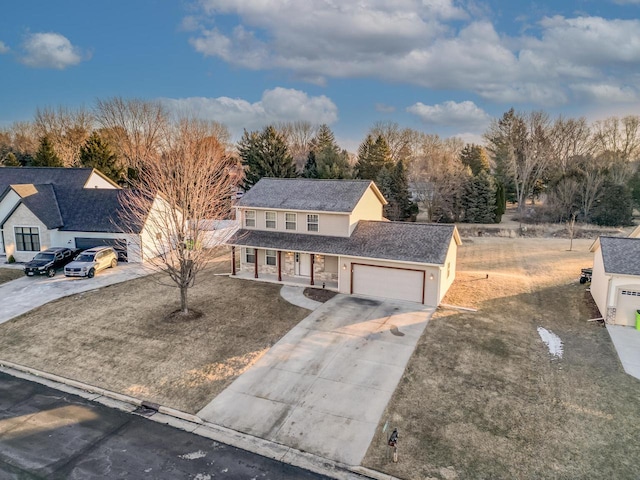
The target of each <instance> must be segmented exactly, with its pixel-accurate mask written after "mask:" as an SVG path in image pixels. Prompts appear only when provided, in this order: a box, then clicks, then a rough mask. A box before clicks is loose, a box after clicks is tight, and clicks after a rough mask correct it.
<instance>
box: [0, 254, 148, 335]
mask: <svg viewBox="0 0 640 480" xmlns="http://www.w3.org/2000/svg"><path fill="white" fill-rule="evenodd" d="M150 273H153V270H151V269H150V268H148V267H146V268H145V267H144V266H143V265H142V264H140V263H122V264H119V265H118V266H117V267H116V268H107V269H106V270H102V271H101V272H98V273H97V274H96V276H95V277H93V278H67V277H65V276H64V273H62V272H58V273H57V274H56V276H55V277H53V278H48V277H46V276H42V277H23V278H18V279H16V280H12V281H10V282H7V283H3V284H2V285H0V299H2V308H1V309H0V324H2V323H4V322H6V321H8V320H11V319H12V318H15V317H17V316H19V315H22V314H23V313H27V312H28V311H30V310H33V309H34V308H37V307H40V306H42V305H44V304H45V303H49V302H52V301H53V300H57V299H59V298H62V297H66V296H68V295H73V294H74V293H80V292H86V291H88V290H95V289H97V288H100V287H105V286H107V285H113V284H114V283H120V282H124V281H126V280H131V279H133V278H138V277H142V276H144V275H148V274H150Z"/></svg>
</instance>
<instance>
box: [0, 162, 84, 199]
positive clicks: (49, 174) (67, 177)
mask: <svg viewBox="0 0 640 480" xmlns="http://www.w3.org/2000/svg"><path fill="white" fill-rule="evenodd" d="M92 171H93V169H92V168H57V167H56V168H54V167H50V168H49V167H0V193H1V192H4V191H5V189H6V188H7V187H8V186H9V185H17V184H24V183H32V184H44V183H50V184H54V185H66V186H68V187H75V188H82V187H83V186H84V184H85V183H87V180H89V177H90V176H91V172H92Z"/></svg>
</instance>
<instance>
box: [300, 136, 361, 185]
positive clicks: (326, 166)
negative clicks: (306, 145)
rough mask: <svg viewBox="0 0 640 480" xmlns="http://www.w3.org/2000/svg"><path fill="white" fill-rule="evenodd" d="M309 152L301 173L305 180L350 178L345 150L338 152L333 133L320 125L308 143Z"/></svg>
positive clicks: (349, 167) (338, 148) (349, 168)
mask: <svg viewBox="0 0 640 480" xmlns="http://www.w3.org/2000/svg"><path fill="white" fill-rule="evenodd" d="M310 147H311V150H310V151H309V155H308V157H307V164H306V165H305V167H304V170H303V172H302V176H303V177H307V178H351V166H350V165H349V155H348V154H347V152H346V150H342V151H341V150H340V147H339V146H338V144H337V143H336V139H335V136H334V135H333V132H332V131H331V129H330V128H329V127H328V126H327V125H320V127H319V128H318V133H317V134H316V136H315V137H314V138H313V140H311V142H310Z"/></svg>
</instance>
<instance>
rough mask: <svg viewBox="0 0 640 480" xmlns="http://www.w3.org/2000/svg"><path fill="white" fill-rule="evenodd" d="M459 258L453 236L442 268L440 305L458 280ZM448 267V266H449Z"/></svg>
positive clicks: (439, 294)
mask: <svg viewBox="0 0 640 480" xmlns="http://www.w3.org/2000/svg"><path fill="white" fill-rule="evenodd" d="M457 256H458V244H457V243H456V240H455V238H454V237H453V236H452V237H451V241H450V242H449V250H448V251H447V257H446V259H445V261H444V266H443V267H442V268H441V275H440V282H439V287H438V303H440V302H441V301H442V299H443V298H444V296H445V294H446V293H447V290H449V287H451V285H452V284H453V281H454V280H455V278H456V259H457ZM447 265H448V266H447ZM447 269H448V270H449V272H450V273H449V276H448V277H447Z"/></svg>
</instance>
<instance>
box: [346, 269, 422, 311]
mask: <svg viewBox="0 0 640 480" xmlns="http://www.w3.org/2000/svg"><path fill="white" fill-rule="evenodd" d="M352 268H353V270H352V273H351V282H352V283H351V293H355V294H359V295H371V296H372V297H385V298H394V299H397V300H408V301H410V302H419V303H424V277H425V272H423V271H421V270H405V269H402V268H391V267H378V266H374V265H362V264H357V263H354V264H352Z"/></svg>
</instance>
